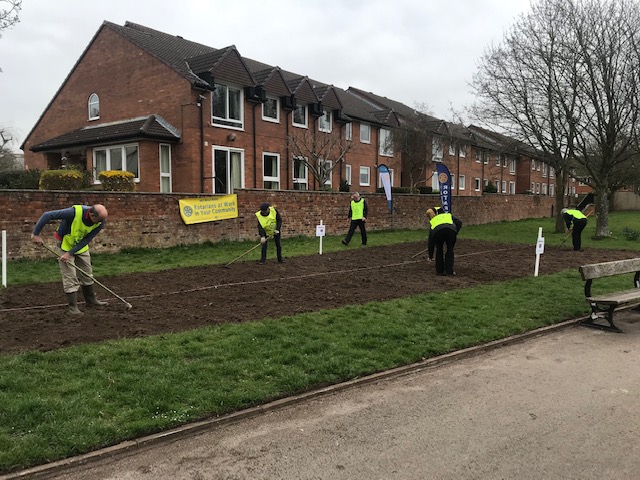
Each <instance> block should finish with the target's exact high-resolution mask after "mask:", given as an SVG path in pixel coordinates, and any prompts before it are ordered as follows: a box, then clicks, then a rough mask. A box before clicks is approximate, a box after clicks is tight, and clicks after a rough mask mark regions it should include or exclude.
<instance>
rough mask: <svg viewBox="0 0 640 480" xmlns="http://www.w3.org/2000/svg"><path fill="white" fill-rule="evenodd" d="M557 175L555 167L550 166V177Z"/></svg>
mask: <svg viewBox="0 0 640 480" xmlns="http://www.w3.org/2000/svg"><path fill="white" fill-rule="evenodd" d="M555 175H556V171H555V170H554V169H553V167H549V178H553V177H555Z"/></svg>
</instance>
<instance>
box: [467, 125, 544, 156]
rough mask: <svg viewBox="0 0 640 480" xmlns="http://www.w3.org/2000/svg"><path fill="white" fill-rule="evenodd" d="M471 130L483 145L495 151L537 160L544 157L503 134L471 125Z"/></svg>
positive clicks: (528, 146)
mask: <svg viewBox="0 0 640 480" xmlns="http://www.w3.org/2000/svg"><path fill="white" fill-rule="evenodd" d="M469 130H470V131H471V132H473V134H474V136H476V137H477V138H479V139H481V140H482V141H483V143H485V144H487V143H488V144H489V145H490V146H491V148H493V149H494V150H499V151H501V152H504V153H511V154H514V155H526V156H529V157H536V158H538V157H541V156H542V154H541V153H540V152H537V151H536V150H535V149H534V148H532V147H531V146H530V145H527V144H526V143H524V142H521V141H519V140H516V139H515V138H511V137H508V136H506V135H503V134H501V133H498V132H494V131H492V130H487V129H486V128H482V127H478V126H476V125H469Z"/></svg>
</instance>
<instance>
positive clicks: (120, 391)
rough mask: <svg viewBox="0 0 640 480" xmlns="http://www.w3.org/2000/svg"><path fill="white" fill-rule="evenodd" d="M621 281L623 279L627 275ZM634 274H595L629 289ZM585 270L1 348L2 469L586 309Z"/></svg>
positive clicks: (609, 286) (609, 285) (606, 285)
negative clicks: (88, 340) (248, 318)
mask: <svg viewBox="0 0 640 480" xmlns="http://www.w3.org/2000/svg"><path fill="white" fill-rule="evenodd" d="M623 280H624V283H623ZM628 281H629V279H615V278H614V279H609V281H607V282H604V281H603V282H600V283H599V291H605V290H614V289H620V288H626V287H627V286H628V285H626V283H628ZM586 311H587V309H586V304H585V302H584V297H583V291H582V282H581V280H580V277H579V275H578V273H577V271H574V270H572V271H565V272H561V273H557V274H553V275H549V276H541V277H529V278H524V279H518V280H514V281H509V282H505V283H501V284H494V285H485V286H479V287H475V288H470V289H465V290H455V291H450V292H443V293H437V294H425V295H419V296H416V297H411V298H406V299H400V300H394V301H390V302H375V303H370V304H367V305H364V306H349V307H344V308H340V309H336V310H326V311H321V312H316V313H309V314H301V315H296V316H291V317H285V318H280V319H274V320H265V321H260V322H254V323H246V324H228V325H222V326H218V327H209V328H201V329H198V330H194V331H190V332H185V333H179V334H167V335H160V336H155V337H148V338H142V339H123V340H118V341H110V342H104V343H100V344H94V345H83V346H77V347H72V348H68V349H63V350H58V351H52V352H31V353H25V354H21V355H12V356H4V357H0V471H4V472H6V471H9V470H12V469H18V468H25V467H28V466H33V465H37V464H41V463H44V462H48V461H52V460H56V459H61V458H65V457H68V456H72V455H76V454H79V453H83V452H87V451H90V450H93V449H96V448H99V447H103V446H106V445H112V444H116V443H118V442H121V441H123V440H126V439H131V438H134V437H137V436H141V435H144V434H148V433H151V432H156V431H160V430H163V429H167V428H169V427H172V426H176V425H179V424H181V423H184V422H188V421H192V420H196V419H200V418H203V417H206V416H211V415H220V414H224V413H228V412H231V411H235V410H238V409H242V408H246V407H249V406H252V405H256V404H259V403H263V402H266V401H268V400H270V399H274V398H278V397H282V396H287V395H290V394H292V393H295V392H301V391H305V390H308V389H312V388H314V387H318V386H320V385H324V384H327V383H335V382H340V381H343V380H347V379H351V378H354V377H358V376H362V375H366V374H370V373H373V372H377V371H381V370H386V369H389V368H393V367H396V366H400V365H406V364H409V363H412V362H415V361H418V360H420V359H422V358H425V357H432V356H435V355H438V354H442V353H445V352H450V351H454V350H458V349H462V348H465V347H468V346H472V345H477V344H481V343H485V342H488V341H491V340H495V339H499V338H503V337H506V336H509V335H512V334H516V333H520V332H524V331H527V330H531V329H534V328H537V327H540V326H544V325H549V324H552V323H557V322H560V321H563V320H566V319H569V318H575V317H577V316H580V315H583V314H585V313H586Z"/></svg>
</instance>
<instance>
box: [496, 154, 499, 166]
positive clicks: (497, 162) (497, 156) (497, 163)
mask: <svg viewBox="0 0 640 480" xmlns="http://www.w3.org/2000/svg"><path fill="white" fill-rule="evenodd" d="M499 166H500V155H496V167H499Z"/></svg>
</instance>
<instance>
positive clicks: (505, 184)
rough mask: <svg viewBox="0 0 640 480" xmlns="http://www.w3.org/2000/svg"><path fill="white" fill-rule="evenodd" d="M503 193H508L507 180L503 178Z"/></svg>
mask: <svg viewBox="0 0 640 480" xmlns="http://www.w3.org/2000/svg"><path fill="white" fill-rule="evenodd" d="M502 193H507V181H506V180H502Z"/></svg>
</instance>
